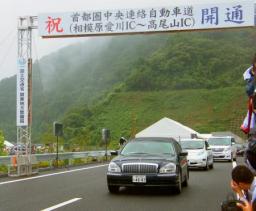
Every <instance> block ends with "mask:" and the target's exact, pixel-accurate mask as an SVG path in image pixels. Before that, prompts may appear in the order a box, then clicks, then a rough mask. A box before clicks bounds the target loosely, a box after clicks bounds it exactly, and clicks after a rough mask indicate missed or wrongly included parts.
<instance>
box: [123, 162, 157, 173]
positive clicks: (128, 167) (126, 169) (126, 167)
mask: <svg viewBox="0 0 256 211" xmlns="http://www.w3.org/2000/svg"><path fill="white" fill-rule="evenodd" d="M157 167H158V165H157V164H155V163H125V164H123V165H122V172H123V173H157Z"/></svg>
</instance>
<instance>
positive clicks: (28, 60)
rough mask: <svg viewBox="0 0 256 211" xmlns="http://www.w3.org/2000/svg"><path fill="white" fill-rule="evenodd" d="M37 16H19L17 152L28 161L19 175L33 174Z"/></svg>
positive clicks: (18, 171)
mask: <svg viewBox="0 0 256 211" xmlns="http://www.w3.org/2000/svg"><path fill="white" fill-rule="evenodd" d="M36 24H37V16H26V17H19V18H18V73H17V114H16V115H17V117H16V118H17V153H16V156H21V155H24V154H25V155H24V156H25V159H26V160H27V163H26V164H25V165H22V166H19V164H18V163H17V176H21V175H31V174H32V164H31V127H32V30H33V29H37V28H38V27H37V25H36ZM24 146H25V152H24Z"/></svg>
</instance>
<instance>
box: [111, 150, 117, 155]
mask: <svg viewBox="0 0 256 211" xmlns="http://www.w3.org/2000/svg"><path fill="white" fill-rule="evenodd" d="M110 155H118V151H117V150H115V151H111V152H110Z"/></svg>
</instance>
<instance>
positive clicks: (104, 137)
mask: <svg viewBox="0 0 256 211" xmlns="http://www.w3.org/2000/svg"><path fill="white" fill-rule="evenodd" d="M101 133H102V141H103V142H104V143H105V155H106V161H107V160H108V140H109V138H110V131H109V129H106V128H103V129H102V131H101Z"/></svg>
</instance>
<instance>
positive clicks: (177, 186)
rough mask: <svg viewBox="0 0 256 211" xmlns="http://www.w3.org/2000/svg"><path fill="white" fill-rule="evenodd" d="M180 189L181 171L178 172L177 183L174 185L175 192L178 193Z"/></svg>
mask: <svg viewBox="0 0 256 211" xmlns="http://www.w3.org/2000/svg"><path fill="white" fill-rule="evenodd" d="M181 189H182V182H181V172H179V178H178V184H177V185H176V187H175V193H177V194H180V193H181Z"/></svg>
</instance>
